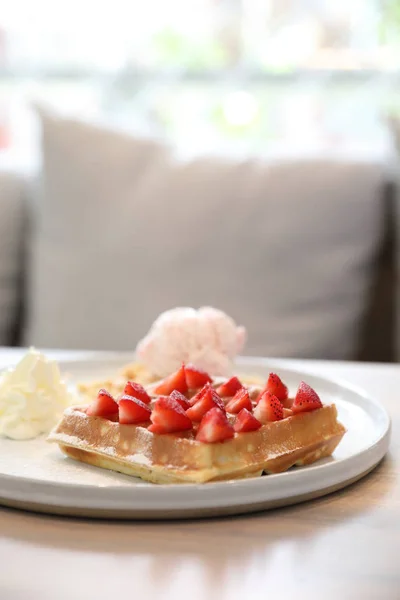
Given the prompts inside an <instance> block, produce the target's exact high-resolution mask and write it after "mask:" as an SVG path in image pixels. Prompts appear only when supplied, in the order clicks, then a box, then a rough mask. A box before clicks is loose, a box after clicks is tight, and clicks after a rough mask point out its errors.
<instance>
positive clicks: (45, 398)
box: [0, 348, 73, 440]
mask: <svg viewBox="0 0 400 600" xmlns="http://www.w3.org/2000/svg"><path fill="white" fill-rule="evenodd" d="M72 400H73V397H72V395H71V394H69V393H68V390H67V386H66V384H65V383H64V382H63V381H62V379H61V374H60V369H59V367H58V364H57V363H56V362H55V361H53V360H50V359H48V358H47V357H46V356H44V355H43V354H41V353H40V352H38V351H36V350H35V349H33V348H31V349H30V350H29V351H28V352H27V354H26V355H25V356H24V357H23V358H22V360H21V361H20V362H19V363H18V364H17V365H16V366H15V367H14V368H12V369H9V370H8V371H6V372H5V373H4V374H3V375H2V376H1V377H0V435H1V434H2V435H4V436H6V437H9V438H12V439H15V440H27V439H31V438H35V437H37V436H39V435H40V434H42V433H47V432H49V431H50V429H51V428H52V427H53V426H54V425H55V423H56V422H57V420H58V419H59V418H60V416H61V414H62V412H63V411H64V409H65V408H66V407H67V406H69V405H70V404H71V403H72Z"/></svg>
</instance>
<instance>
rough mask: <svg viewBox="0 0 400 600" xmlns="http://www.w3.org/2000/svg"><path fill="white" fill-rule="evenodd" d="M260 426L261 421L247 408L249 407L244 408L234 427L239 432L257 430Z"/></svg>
mask: <svg viewBox="0 0 400 600" xmlns="http://www.w3.org/2000/svg"><path fill="white" fill-rule="evenodd" d="M260 427H261V423H260V421H259V420H258V419H256V418H255V416H254V415H252V414H251V412H250V411H248V410H247V408H242V410H241V411H240V413H239V414H238V416H237V417H236V420H235V423H234V425H233V428H234V430H235V431H236V432H237V433H245V432H247V431H257V429H260Z"/></svg>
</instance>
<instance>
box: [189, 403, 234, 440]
mask: <svg viewBox="0 0 400 600" xmlns="http://www.w3.org/2000/svg"><path fill="white" fill-rule="evenodd" d="M234 435H235V430H234V429H233V427H232V425H231V424H230V423H229V421H228V419H227V417H226V414H225V412H224V411H222V410H221V409H220V408H217V407H216V406H215V407H214V408H212V409H211V410H209V411H208V412H207V413H206V414H205V415H204V417H203V418H202V420H201V423H200V425H199V429H198V431H197V435H196V440H197V441H199V442H206V443H213V442H223V441H225V440H229V439H231V438H233V436H234Z"/></svg>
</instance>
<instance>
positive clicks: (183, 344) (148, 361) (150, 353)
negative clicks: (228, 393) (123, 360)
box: [136, 307, 246, 377]
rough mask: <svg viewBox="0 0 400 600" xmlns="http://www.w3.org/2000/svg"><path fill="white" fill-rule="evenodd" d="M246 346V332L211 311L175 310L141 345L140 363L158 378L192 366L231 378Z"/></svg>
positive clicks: (162, 317) (155, 325) (164, 315)
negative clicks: (182, 367) (230, 375)
mask: <svg viewBox="0 0 400 600" xmlns="http://www.w3.org/2000/svg"><path fill="white" fill-rule="evenodd" d="M245 342H246V330H245V328H244V327H241V326H239V327H238V326H237V325H236V324H235V322H234V321H233V319H231V317H229V316H228V315H226V314H225V313H224V312H222V311H220V310H217V309H215V308H211V307H202V308H200V309H199V310H196V309H194V308H186V307H182V308H174V309H172V310H168V311H166V312H164V313H162V314H161V315H160V316H159V317H158V318H157V319H156V320H155V322H154V323H153V325H152V326H151V329H150V331H149V333H148V334H147V335H146V336H145V337H144V338H143V339H142V340H141V341H140V342H139V344H138V346H137V349H136V352H137V357H138V359H139V360H140V361H141V362H142V363H143V364H144V365H145V366H146V367H147V368H148V369H149V371H151V373H153V374H154V375H158V376H159V377H165V376H166V375H169V374H170V373H172V372H173V371H174V370H176V369H178V368H179V366H180V365H181V364H182V362H185V363H193V364H194V365H196V366H197V367H198V368H200V369H204V370H205V371H207V372H209V373H211V374H213V375H229V374H230V373H231V370H232V364H233V361H234V359H235V357H236V356H237V355H238V354H239V353H240V352H241V350H242V349H243V347H244V345H245Z"/></svg>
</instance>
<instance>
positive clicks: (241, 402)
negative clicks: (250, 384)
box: [225, 388, 253, 415]
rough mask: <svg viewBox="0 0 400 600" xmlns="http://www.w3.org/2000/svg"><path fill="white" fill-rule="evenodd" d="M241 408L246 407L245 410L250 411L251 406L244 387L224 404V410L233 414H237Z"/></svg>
mask: <svg viewBox="0 0 400 600" xmlns="http://www.w3.org/2000/svg"><path fill="white" fill-rule="evenodd" d="M242 408H247V410H250V411H251V410H252V408H253V406H252V404H251V400H250V396H249V392H248V391H247V390H246V388H242V389H240V390H238V391H237V392H236V394H235V395H234V396H233V398H231V399H230V400H229V401H228V402H227V404H226V405H225V410H226V412H228V413H232V414H233V415H237V414H238V413H239V412H240V411H241V410H242Z"/></svg>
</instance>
